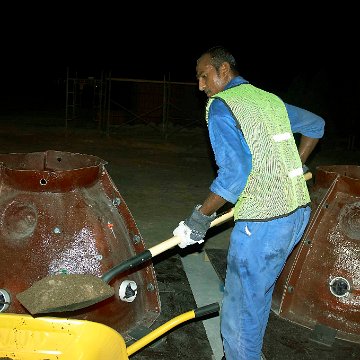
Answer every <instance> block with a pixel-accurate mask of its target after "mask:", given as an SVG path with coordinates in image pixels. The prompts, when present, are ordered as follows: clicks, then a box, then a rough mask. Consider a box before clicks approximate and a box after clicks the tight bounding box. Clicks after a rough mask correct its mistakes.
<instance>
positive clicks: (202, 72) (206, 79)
mask: <svg viewBox="0 0 360 360" xmlns="http://www.w3.org/2000/svg"><path fill="white" fill-rule="evenodd" d="M210 60H211V59H210V55H209V54H205V55H204V56H202V57H201V58H200V59H199V60H198V62H197V65H196V77H197V79H198V81H199V90H200V91H204V92H205V94H206V95H207V96H208V97H210V96H213V95H215V94H217V93H218V92H220V91H222V90H224V88H225V86H226V84H227V83H228V82H229V78H228V76H227V75H226V74H228V72H227V71H226V65H225V63H224V64H222V65H221V66H220V69H219V71H218V72H217V71H216V69H215V68H214V66H213V65H211V61H210Z"/></svg>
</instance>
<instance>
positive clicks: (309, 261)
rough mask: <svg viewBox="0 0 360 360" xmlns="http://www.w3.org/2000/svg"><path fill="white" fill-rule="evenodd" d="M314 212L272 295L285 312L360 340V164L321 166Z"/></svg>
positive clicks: (314, 190) (280, 311)
mask: <svg viewBox="0 0 360 360" xmlns="http://www.w3.org/2000/svg"><path fill="white" fill-rule="evenodd" d="M311 198H312V208H313V212H312V216H311V219H310V223H309V225H308V227H307V229H306V231H305V233H304V236H303V238H302V241H301V242H300V243H299V244H298V246H297V247H296V248H295V249H294V252H293V253H292V255H291V256H290V258H289V260H288V262H287V264H286V266H285V268H284V270H283V272H282V273H281V276H280V278H279V279H278V281H277V283H276V287H275V291H274V295H273V302H272V310H273V311H274V312H275V313H276V314H278V315H279V316H280V317H282V318H285V319H288V320H290V321H292V322H294V323H297V324H299V325H301V326H304V327H307V328H309V329H314V328H315V326H316V325H321V326H325V327H327V328H329V329H335V330H336V337H337V338H339V339H343V340H347V341H350V342H355V343H360V166H355V165H332V166H321V167H318V168H317V171H316V174H315V182H314V185H313V187H312V188H311Z"/></svg>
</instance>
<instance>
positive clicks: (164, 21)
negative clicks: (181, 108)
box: [0, 4, 357, 100]
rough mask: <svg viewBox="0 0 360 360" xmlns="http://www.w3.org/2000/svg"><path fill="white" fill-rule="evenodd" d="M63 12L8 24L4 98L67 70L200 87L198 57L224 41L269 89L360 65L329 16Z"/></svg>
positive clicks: (42, 87) (243, 68) (347, 32)
mask: <svg viewBox="0 0 360 360" xmlns="http://www.w3.org/2000/svg"><path fill="white" fill-rule="evenodd" d="M138 5H139V4H138ZM135 7H136V6H135ZM57 10H58V9H56V11H55V10H51V11H50V10H49V9H42V11H43V12H42V13H41V12H39V14H36V11H34V9H31V16H29V15H30V13H29V14H27V13H26V10H23V13H22V14H21V16H17V17H16V18H14V19H12V21H11V26H10V27H9V26H8V24H7V25H5V26H4V24H3V25H2V27H3V28H2V29H0V30H1V31H2V33H3V35H4V34H5V35H6V36H3V39H2V44H1V55H2V72H3V75H2V87H1V89H2V94H3V95H4V94H5V95H11V96H16V95H17V94H26V93H28V92H29V90H30V91H33V92H38V93H40V92H41V91H47V87H48V85H49V84H50V83H51V82H53V81H56V79H57V78H59V77H62V78H64V77H65V76H66V69H67V67H69V69H70V71H71V72H72V74H74V72H77V74H78V76H79V77H84V78H87V77H88V76H94V77H96V78H98V77H100V74H101V71H111V74H112V76H113V77H120V78H137V79H148V80H162V79H163V77H164V76H166V77H167V78H168V77H170V80H173V81H186V82H195V81H196V78H195V64H196V59H197V57H198V56H199V55H200V54H201V52H202V51H204V50H206V49H207V48H208V47H210V46H213V45H218V44H222V45H224V46H227V47H229V48H230V49H231V50H232V51H233V53H234V55H235V56H236V57H237V60H238V64H239V69H240V73H241V75H242V76H244V77H245V78H246V79H248V80H249V81H251V82H252V83H254V84H255V85H258V86H261V87H264V88H265V89H269V90H270V91H273V90H274V91H275V90H278V89H280V90H282V89H285V88H286V87H287V86H288V85H289V84H290V83H291V81H292V79H293V78H294V77H295V76H297V75H299V74H301V73H307V74H310V75H311V74H314V73H316V72H318V71H319V70H320V69H322V68H327V69H328V72H329V73H330V72H331V73H334V76H335V77H338V76H342V74H343V73H344V71H345V75H346V76H348V74H349V73H350V74H352V71H353V70H352V69H353V65H355V64H356V63H357V61H355V59H354V56H355V55H354V54H355V52H356V51H355V50H356V46H354V45H355V44H354V43H351V41H352V40H351V39H350V37H352V36H353V35H354V33H353V30H352V29H348V28H346V26H344V25H342V27H341V28H340V27H338V26H336V23H332V22H331V21H328V22H327V24H323V23H320V22H319V20H323V19H324V18H325V17H324V16H323V14H321V18H319V17H317V16H316V15H315V16H314V15H313V14H312V15H313V16H309V15H308V14H305V15H306V16H305V15H304V14H303V15H302V14H300V15H299V16H298V17H297V18H295V17H294V15H293V13H291V16H290V15H289V14H288V15H286V14H285V16H280V20H277V19H275V18H272V17H270V16H269V17H268V18H267V19H265V20H264V19H261V18H260V17H257V16H255V15H254V13H250V14H249V13H246V15H247V16H246V17H239V19H238V21H235V20H236V17H235V19H231V17H229V15H230V14H229V13H228V14H227V16H228V17H225V18H222V17H221V15H220V14H218V12H219V10H216V9H213V10H212V15H208V14H203V13H201V12H200V13H197V12H196V9H191V11H190V10H189V12H188V13H186V17H184V16H183V17H182V19H181V20H178V19H174V18H172V17H171V14H172V15H176V12H177V9H173V10H172V13H171V14H170V13H168V14H166V13H165V14H163V13H161V12H160V13H158V12H157V10H156V11H155V9H151V10H152V12H151V14H152V15H151V16H150V15H149V16H148V18H147V20H146V21H145V20H144V15H142V16H139V15H138V13H137V12H136V13H134V12H131V11H129V10H128V9H127V10H126V11H120V10H119V9H114V8H112V7H108V8H106V9H105V5H104V6H103V8H102V11H99V6H96V7H94V8H92V9H87V14H85V13H84V14H81V15H79V14H77V15H76V14H72V9H70V8H66V7H65V8H64V9H62V11H61V12H59V11H57ZM162 10H164V9H162ZM181 10H183V9H180V11H181ZM29 11H30V10H29ZM265 13H266V11H265ZM265 13H263V14H265ZM34 14H35V15H34ZM154 14H155V15H154ZM156 15H157V17H156ZM256 15H257V14H256ZM339 29H340V30H339ZM346 39H347V40H346ZM349 41H350V45H347V44H349ZM354 71H355V70H354ZM2 99H3V100H4V96H3V97H2ZM5 100H6V96H5Z"/></svg>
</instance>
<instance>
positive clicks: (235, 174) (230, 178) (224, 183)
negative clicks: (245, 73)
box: [208, 76, 325, 204]
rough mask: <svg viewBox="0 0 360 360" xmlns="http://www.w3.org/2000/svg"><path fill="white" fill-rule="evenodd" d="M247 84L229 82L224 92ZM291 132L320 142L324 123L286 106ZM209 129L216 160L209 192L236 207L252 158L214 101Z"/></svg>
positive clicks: (221, 106)
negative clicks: (215, 172)
mask: <svg viewBox="0 0 360 360" xmlns="http://www.w3.org/2000/svg"><path fill="white" fill-rule="evenodd" d="M242 83H248V82H247V81H246V80H244V79H243V78H242V77H241V76H237V77H235V78H234V79H232V80H231V81H230V82H229V84H227V86H226V87H225V89H227V88H229V87H233V86H235V85H239V84H242ZM285 107H286V109H287V112H288V115H289V119H290V125H291V129H292V132H293V133H300V134H302V135H305V136H307V137H312V138H316V139H320V138H321V137H322V136H323V134H324V127H325V122H324V120H323V119H322V118H321V117H320V116H318V115H315V114H313V113H312V112H310V111H307V110H304V109H301V108H299V107H296V106H294V105H289V104H286V103H285ZM208 130H209V137H210V142H211V146H212V149H213V152H214V156H215V161H216V164H217V166H218V172H217V176H216V178H215V179H214V181H213V182H212V184H211V185H210V191H212V192H213V193H215V194H217V195H219V196H221V197H222V198H224V199H225V200H227V201H229V202H231V203H233V204H235V203H236V201H237V199H238V198H239V196H240V194H241V192H242V191H243V189H244V187H245V185H246V182H247V178H248V176H249V174H250V171H251V168H252V156H251V153H250V150H249V146H248V145H247V143H246V141H245V139H244V137H243V135H242V133H241V131H240V130H239V129H238V128H237V123H236V120H235V119H234V118H233V117H232V115H231V113H230V111H229V109H228V108H227V107H226V105H225V104H224V103H223V102H222V101H220V100H217V99H215V100H214V101H213V102H212V104H211V106H210V109H209V114H208Z"/></svg>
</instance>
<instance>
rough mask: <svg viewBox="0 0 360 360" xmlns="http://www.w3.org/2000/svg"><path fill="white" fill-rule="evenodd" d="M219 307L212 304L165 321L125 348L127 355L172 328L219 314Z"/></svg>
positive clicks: (216, 304)
mask: <svg viewBox="0 0 360 360" xmlns="http://www.w3.org/2000/svg"><path fill="white" fill-rule="evenodd" d="M219 310H220V306H219V304H218V303H213V304H210V305H205V306H202V307H199V308H196V309H194V310H190V311H187V312H185V313H183V314H181V315H178V316H176V317H175V318H172V319H171V320H169V321H167V322H166V323H165V324H163V325H161V326H159V327H158V328H156V329H155V330H153V331H151V332H150V333H149V334H147V335H145V336H144V337H142V338H141V339H139V340H137V341H135V342H134V343H133V344H131V345H130V346H128V347H127V348H126V352H127V355H128V356H130V355H133V354H134V353H136V352H137V351H139V350H140V349H142V348H143V347H144V346H146V345H148V344H150V343H151V342H152V341H154V340H156V339H157V338H159V337H160V336H162V335H164V334H165V333H167V332H168V331H169V330H171V329H173V328H174V327H176V326H178V325H179V324H181V323H184V322H186V321H188V320H191V319H195V318H199V317H201V316H204V315H208V314H212V313H215V312H219Z"/></svg>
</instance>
